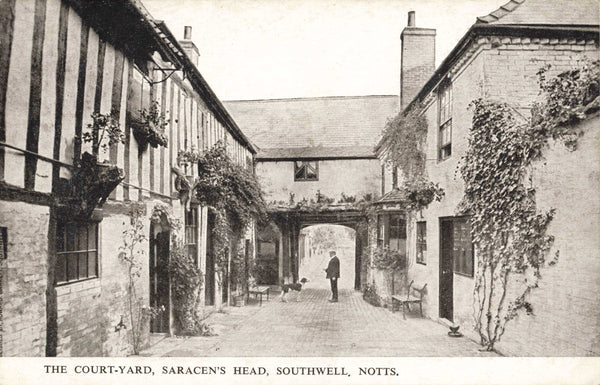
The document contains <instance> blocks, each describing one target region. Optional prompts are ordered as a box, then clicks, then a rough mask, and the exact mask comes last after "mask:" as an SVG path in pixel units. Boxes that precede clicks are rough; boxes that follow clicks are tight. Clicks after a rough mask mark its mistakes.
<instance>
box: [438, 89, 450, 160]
mask: <svg viewBox="0 0 600 385" xmlns="http://www.w3.org/2000/svg"><path fill="white" fill-rule="evenodd" d="M452 104H453V95H452V84H451V83H449V82H448V83H446V84H445V85H443V86H442V87H440V90H439V91H438V161H440V162H441V161H444V160H446V159H448V158H450V157H451V156H452Z"/></svg>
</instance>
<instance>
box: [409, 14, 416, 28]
mask: <svg viewBox="0 0 600 385" xmlns="http://www.w3.org/2000/svg"><path fill="white" fill-rule="evenodd" d="M408 26H409V27H414V26H415V11H409V12H408Z"/></svg>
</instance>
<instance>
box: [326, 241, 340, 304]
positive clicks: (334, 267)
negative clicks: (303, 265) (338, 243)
mask: <svg viewBox="0 0 600 385" xmlns="http://www.w3.org/2000/svg"><path fill="white" fill-rule="evenodd" d="M329 257H331V259H330V260H329V265H327V269H325V272H326V273H327V276H326V278H327V279H329V281H330V282H331V299H330V300H329V302H337V301H338V287H337V284H338V279H339V278H340V260H339V259H338V257H337V256H336V255H335V251H330V252H329Z"/></svg>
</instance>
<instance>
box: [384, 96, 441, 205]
mask: <svg viewBox="0 0 600 385" xmlns="http://www.w3.org/2000/svg"><path fill="white" fill-rule="evenodd" d="M423 110H424V108H423V106H422V105H421V104H415V105H414V106H411V107H410V108H409V109H407V110H405V111H403V112H400V113H399V114H398V115H396V116H395V117H394V118H393V119H391V120H388V122H387V123H386V125H385V128H384V130H383V136H382V139H381V142H380V152H381V154H382V158H383V160H384V162H385V163H386V164H387V165H388V166H390V167H392V168H396V167H399V168H400V170H401V171H402V176H403V178H402V183H401V186H400V188H399V190H400V191H401V192H402V193H403V195H404V197H403V199H402V202H399V203H403V206H404V207H403V208H404V209H405V210H407V211H418V210H422V209H423V208H426V207H427V206H428V205H429V204H430V203H431V202H433V201H434V200H437V201H440V200H441V199H442V198H443V196H444V190H443V189H442V188H441V187H440V186H439V184H437V183H433V182H430V181H429V180H428V178H427V175H426V174H427V173H426V168H425V162H426V160H427V156H426V154H425V151H424V150H423V148H424V146H425V142H426V139H427V119H426V118H425V115H424V114H423Z"/></svg>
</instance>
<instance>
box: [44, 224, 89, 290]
mask: <svg viewBox="0 0 600 385" xmlns="http://www.w3.org/2000/svg"><path fill="white" fill-rule="evenodd" d="M83 226H85V227H86V230H87V231H86V248H85V249H82V248H81V247H80V243H81V239H80V238H79V237H80V235H81V232H80V231H81V228H82V227H83ZM91 227H93V229H94V232H95V245H94V246H95V249H94V248H90V228H91ZM69 228H70V229H69ZM69 230H71V231H73V230H74V232H71V233H69ZM61 231H62V233H61V234H59V232H61ZM69 234H70V235H75V234H76V237H77V239H76V240H75V241H74V242H73V244H69V240H68V239H67V237H68V236H69ZM61 235H62V237H63V242H62V246H61V245H60V242H59V237H60V236H61ZM99 236H100V224H99V222H96V221H72V220H65V221H60V220H59V221H58V223H57V224H56V234H55V242H56V244H55V251H54V254H55V257H56V260H55V261H54V266H55V275H54V284H55V286H64V285H70V284H72V283H77V282H82V281H87V280H90V279H97V278H100V247H99ZM70 247H73V249H72V250H69V248H70ZM83 253H86V260H85V271H86V273H85V275H84V276H82V271H81V269H80V266H79V265H80V262H81V256H82V254H83ZM90 254H93V255H94V256H95V261H94V262H93V267H94V270H95V274H90V271H89V270H90V266H91V265H90ZM73 255H74V256H75V257H76V264H77V267H76V273H75V277H74V278H69V275H70V272H69V261H70V260H71V258H69V257H72V256H73ZM61 258H64V263H63V264H59V262H60V259H61ZM61 265H62V266H64V268H61V267H62V266H61ZM59 270H61V271H62V272H63V273H62V275H61V278H62V277H64V279H65V280H59V274H58V272H59Z"/></svg>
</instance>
